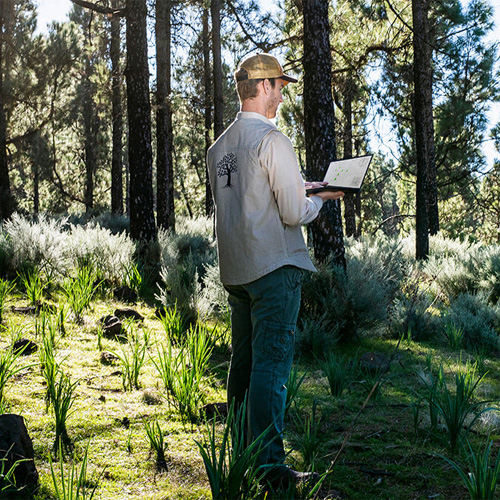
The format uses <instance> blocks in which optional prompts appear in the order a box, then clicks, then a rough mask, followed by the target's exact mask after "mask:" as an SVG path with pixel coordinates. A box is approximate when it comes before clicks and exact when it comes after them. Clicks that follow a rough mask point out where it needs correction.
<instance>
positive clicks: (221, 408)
mask: <svg viewBox="0 0 500 500" xmlns="http://www.w3.org/2000/svg"><path fill="white" fill-rule="evenodd" d="M200 412H201V415H203V416H204V417H205V418H206V420H211V419H213V418H214V417H215V418H216V419H221V418H222V417H227V403H209V404H207V405H205V406H204V407H203V408H202V409H201V410H200Z"/></svg>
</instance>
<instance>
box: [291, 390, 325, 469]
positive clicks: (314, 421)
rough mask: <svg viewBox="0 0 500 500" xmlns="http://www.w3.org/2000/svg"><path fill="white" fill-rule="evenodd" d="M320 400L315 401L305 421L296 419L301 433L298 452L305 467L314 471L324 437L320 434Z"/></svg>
mask: <svg viewBox="0 0 500 500" xmlns="http://www.w3.org/2000/svg"><path fill="white" fill-rule="evenodd" d="M317 409H318V400H317V399H315V400H314V401H313V406H312V413H311V414H310V415H307V416H306V418H305V419H304V420H301V419H299V418H296V419H295V425H296V427H297V428H298V430H299V432H298V435H297V443H298V450H299V452H300V454H301V456H302V459H303V461H304V465H305V466H306V467H307V468H309V469H311V470H314V468H315V467H314V466H315V463H316V460H317V459H318V456H319V450H320V448H321V445H322V441H323V440H322V436H321V434H320V425H321V418H320V417H318V416H317Z"/></svg>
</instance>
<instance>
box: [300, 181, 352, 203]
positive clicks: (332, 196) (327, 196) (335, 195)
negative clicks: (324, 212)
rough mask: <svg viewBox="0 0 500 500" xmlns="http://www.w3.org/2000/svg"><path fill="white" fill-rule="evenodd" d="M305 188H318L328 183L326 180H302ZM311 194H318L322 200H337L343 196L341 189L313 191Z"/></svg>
mask: <svg viewBox="0 0 500 500" xmlns="http://www.w3.org/2000/svg"><path fill="white" fill-rule="evenodd" d="M304 185H305V187H306V189H311V188H319V187H324V186H327V185H328V182H324V181H313V182H307V181H306V182H304ZM311 196H319V197H320V198H321V199H322V200H323V201H326V200H338V199H339V198H342V197H343V196H344V193H343V192H342V191H323V192H321V193H314V194H312V195H311Z"/></svg>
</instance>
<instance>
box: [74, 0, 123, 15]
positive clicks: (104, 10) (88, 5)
mask: <svg viewBox="0 0 500 500" xmlns="http://www.w3.org/2000/svg"><path fill="white" fill-rule="evenodd" d="M71 1H72V2H73V3H74V4H75V5H79V6H80V7H83V8H84V9H90V10H92V11H94V12H98V13H99V14H105V15H107V16H109V17H113V16H118V17H123V16H125V8H123V9H111V8H110V7H104V6H102V5H97V4H95V3H93V2H87V1H86V0H71Z"/></svg>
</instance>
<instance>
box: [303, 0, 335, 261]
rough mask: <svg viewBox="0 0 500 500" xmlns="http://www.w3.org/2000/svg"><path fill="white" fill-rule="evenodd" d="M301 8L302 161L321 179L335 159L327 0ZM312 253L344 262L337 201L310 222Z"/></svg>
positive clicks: (305, 3) (314, 177)
mask: <svg viewBox="0 0 500 500" xmlns="http://www.w3.org/2000/svg"><path fill="white" fill-rule="evenodd" d="M302 5H303V9H304V56H303V64H304V129H305V138H306V164H307V173H308V177H309V178H310V179H311V180H319V179H323V177H324V175H325V172H326V169H327V168H328V165H329V164H330V162H331V161H332V160H334V159H335V156H336V154H335V148H336V145H335V128H334V122H335V115H334V107H333V98H332V85H331V70H332V60H331V52H330V43H329V32H330V29H329V23H328V0H303V2H302ZM311 233H312V237H313V246H314V255H315V257H316V259H317V260H318V261H324V260H326V259H327V258H328V257H330V256H333V257H334V259H335V260H336V262H338V263H339V264H342V265H344V266H345V250H344V239H343V231H342V216H341V211H340V204H339V202H338V201H328V202H326V203H325V205H324V206H323V209H322V210H321V212H320V214H319V216H318V217H317V219H316V220H315V221H314V222H313V223H312V228H311Z"/></svg>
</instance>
